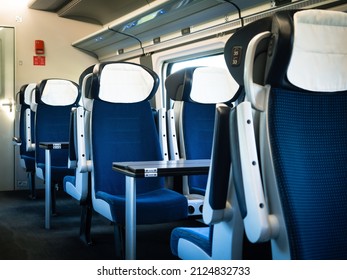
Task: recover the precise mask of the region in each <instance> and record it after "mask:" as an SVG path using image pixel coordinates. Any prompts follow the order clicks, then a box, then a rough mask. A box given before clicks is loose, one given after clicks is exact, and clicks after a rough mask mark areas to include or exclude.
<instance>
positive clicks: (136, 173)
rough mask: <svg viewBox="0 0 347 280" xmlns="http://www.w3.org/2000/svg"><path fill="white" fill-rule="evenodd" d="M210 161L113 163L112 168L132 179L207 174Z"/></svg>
mask: <svg viewBox="0 0 347 280" xmlns="http://www.w3.org/2000/svg"><path fill="white" fill-rule="evenodd" d="M209 167H210V160H209V159H198V160H170V161H165V160H163V161H128V162H113V163H112V168H113V170H115V171H118V172H121V173H123V174H125V175H126V176H131V177H136V178H139V177H159V176H175V175H199V174H207V173H208V170H209Z"/></svg>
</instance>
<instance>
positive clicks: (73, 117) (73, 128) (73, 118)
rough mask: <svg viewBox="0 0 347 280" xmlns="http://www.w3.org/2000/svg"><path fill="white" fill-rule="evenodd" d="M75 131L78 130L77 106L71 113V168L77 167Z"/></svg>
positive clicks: (69, 160) (69, 157) (69, 163)
mask: <svg viewBox="0 0 347 280" xmlns="http://www.w3.org/2000/svg"><path fill="white" fill-rule="evenodd" d="M75 131H76V108H72V110H71V113H70V127H69V154H68V167H69V168H70V169H75V168H76V167H77V159H76V143H75V136H76V133H75Z"/></svg>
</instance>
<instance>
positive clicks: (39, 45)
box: [35, 40, 45, 54]
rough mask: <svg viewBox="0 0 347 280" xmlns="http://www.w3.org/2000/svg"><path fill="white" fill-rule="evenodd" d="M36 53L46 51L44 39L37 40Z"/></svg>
mask: <svg viewBox="0 0 347 280" xmlns="http://www.w3.org/2000/svg"><path fill="white" fill-rule="evenodd" d="M35 53H36V54H44V53H45V42H44V41H43V40H35Z"/></svg>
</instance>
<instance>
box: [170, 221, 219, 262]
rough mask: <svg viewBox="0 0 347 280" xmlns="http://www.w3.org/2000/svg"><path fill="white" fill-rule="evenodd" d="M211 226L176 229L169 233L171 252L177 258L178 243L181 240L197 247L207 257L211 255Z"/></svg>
mask: <svg viewBox="0 0 347 280" xmlns="http://www.w3.org/2000/svg"><path fill="white" fill-rule="evenodd" d="M212 232H213V226H210V227H196V228H194V227H177V228H175V229H174V230H173V231H172V233H171V240H170V246H171V252H172V253H173V254H174V255H175V256H178V241H179V240H180V239H181V238H182V239H185V240H187V241H190V242H192V243H193V244H195V245H197V246H198V247H199V248H200V249H202V250H203V251H205V252H206V254H207V255H209V256H211V255H212V236H213V234H212Z"/></svg>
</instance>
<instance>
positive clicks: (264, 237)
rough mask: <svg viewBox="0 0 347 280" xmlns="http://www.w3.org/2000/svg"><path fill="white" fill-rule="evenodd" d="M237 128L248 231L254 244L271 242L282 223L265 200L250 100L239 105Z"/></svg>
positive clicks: (245, 220) (245, 219)
mask: <svg viewBox="0 0 347 280" xmlns="http://www.w3.org/2000/svg"><path fill="white" fill-rule="evenodd" d="M237 127H238V137H239V149H240V161H241V169H242V179H243V187H244V198H245V203H246V210H247V211H246V216H245V217H244V226H245V231H246V234H247V237H248V239H249V240H250V241H251V242H253V243H256V242H264V241H268V240H270V239H271V238H272V237H273V236H275V235H276V234H277V233H278V230H279V223H278V219H277V217H275V216H274V215H270V214H269V210H268V205H267V202H266V200H265V194H264V187H263V182H262V178H261V173H260V167H259V160H258V153H257V146H256V138H255V134H254V126H253V115H252V107H251V103H250V102H247V101H245V102H243V103H241V104H239V105H238V107H237Z"/></svg>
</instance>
